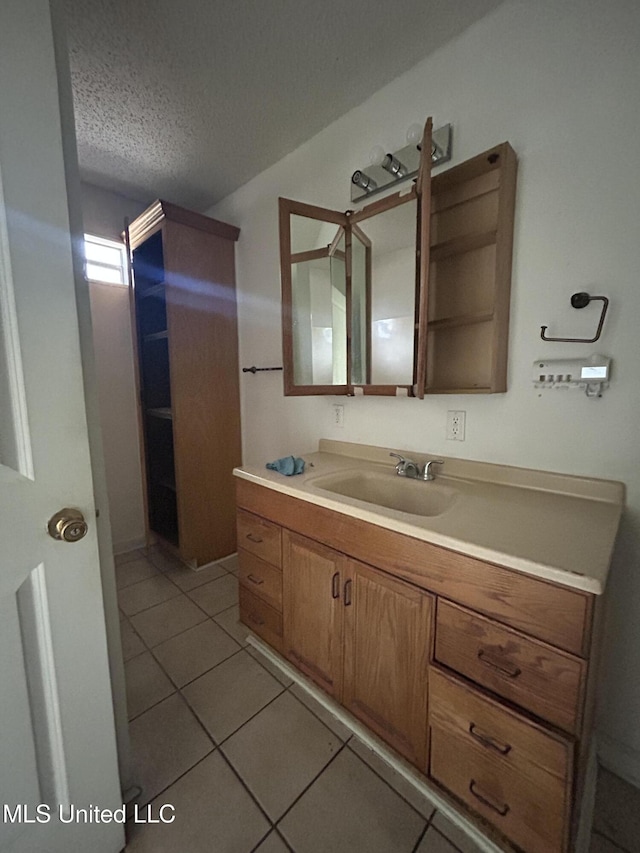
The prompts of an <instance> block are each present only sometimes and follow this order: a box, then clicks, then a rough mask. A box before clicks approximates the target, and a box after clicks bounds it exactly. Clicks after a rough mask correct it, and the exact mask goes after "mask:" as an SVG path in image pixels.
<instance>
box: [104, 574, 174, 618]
mask: <svg viewBox="0 0 640 853" xmlns="http://www.w3.org/2000/svg"><path fill="white" fill-rule="evenodd" d="M177 595H180V590H179V589H178V587H177V586H176V585H175V584H174V583H171V581H169V580H167V579H166V578H165V577H164V575H160V574H156V575H154V576H153V577H151V578H148V579H147V580H144V581H139V582H138V583H134V584H133V585H132V586H127V587H125V588H124V589H121V590H120V591H119V592H118V603H119V605H120V608H121V610H122V612H123V613H126V615H127V616H135V614H136V613H141V612H142V611H143V610H148V608H149V607H153V606H154V605H155V604H160V603H161V602H163V601H167V600H168V599H170V598H175V597H176V596H177Z"/></svg>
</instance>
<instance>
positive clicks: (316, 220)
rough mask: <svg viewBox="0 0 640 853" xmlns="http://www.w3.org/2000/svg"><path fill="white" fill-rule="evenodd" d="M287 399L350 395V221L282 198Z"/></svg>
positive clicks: (281, 250)
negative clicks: (298, 396)
mask: <svg viewBox="0 0 640 853" xmlns="http://www.w3.org/2000/svg"><path fill="white" fill-rule="evenodd" d="M280 254H281V274H282V327H283V355H284V383H285V394H287V395H296V394H297V395H304V394H346V393H348V379H347V339H348V335H347V322H348V321H347V309H348V288H347V258H346V256H347V241H346V216H345V214H343V213H339V212H337V211H332V210H325V209H323V208H319V207H314V206H312V205H306V204H302V203H300V202H295V201H291V200H289V199H280Z"/></svg>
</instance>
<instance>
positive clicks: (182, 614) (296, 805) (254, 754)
mask: <svg viewBox="0 0 640 853" xmlns="http://www.w3.org/2000/svg"><path fill="white" fill-rule="evenodd" d="M236 572H237V560H236V558H230V559H229V560H227V561H225V562H224V563H221V564H218V565H216V566H215V567H212V568H209V569H205V570H204V571H201V572H197V573H196V572H192V571H191V570H189V569H187V568H185V567H183V566H181V564H180V563H178V562H177V561H175V560H174V559H172V558H171V557H169V556H167V555H166V554H164V553H163V552H162V551H160V550H156V549H151V550H150V551H149V553H148V556H147V555H146V554H145V552H143V551H133V552H131V553H129V554H126V555H122V556H120V557H118V558H116V579H117V585H118V595H119V603H120V610H121V630H122V646H123V654H124V660H125V673H126V681H127V699H128V705H129V719H130V735H131V745H132V751H133V758H134V765H135V768H136V779H137V782H138V784H139V785H140V786H141V787H142V791H143V793H142V795H141V796H140V798H139V799H138V801H137V802H138V804H139V814H147V806H150V807H151V813H152V815H153V816H155V817H157V814H158V810H159V809H160V807H161V806H162V805H163V804H164V803H170V804H171V805H173V806H174V807H175V815H176V819H175V821H174V822H173V823H171V824H162V823H158V824H130V825H129V826H128V837H129V841H128V844H127V848H126V850H127V853H200V851H207V853H251V851H256V853H286V851H295V853H456V851H459V853H477V851H478V848H477V847H476V846H475V845H474V844H473V843H472V842H470V840H469V839H468V838H467V836H465V835H464V834H463V833H462V832H461V831H460V830H459V829H457V828H456V827H455V826H453V825H452V824H451V823H450V822H449V821H448V820H447V819H446V818H445V817H444V815H443V814H441V813H439V812H436V811H435V809H434V807H433V806H432V805H431V804H430V803H429V801H428V800H426V799H425V798H424V797H422V796H421V795H420V794H419V793H418V792H417V791H416V790H415V789H414V788H413V786H412V785H410V784H409V783H408V782H407V781H406V780H405V779H404V778H403V777H401V776H400V775H399V774H397V773H395V772H394V771H393V770H391V769H390V768H389V767H388V766H387V765H386V764H385V763H384V762H383V761H381V759H379V758H378V757H377V756H376V755H375V754H374V753H373V752H371V750H369V749H368V747H366V746H365V745H364V744H363V743H362V742H361V741H359V740H358V739H357V738H356V737H355V736H354V735H352V733H351V732H350V731H349V730H348V729H347V728H345V727H344V726H343V725H342V724H341V723H340V722H338V721H337V720H336V719H335V718H334V717H333V716H332V715H330V714H329V713H328V712H327V711H325V710H324V709H323V708H322V707H321V706H319V705H318V704H317V703H316V702H315V701H314V700H313V699H312V698H311V697H309V695H308V694H307V693H306V692H305V691H304V690H303V689H302V688H300V687H299V686H298V685H296V684H293V683H292V682H291V681H290V680H289V679H287V678H286V676H284V675H283V674H282V673H280V672H279V671H278V670H276V669H275V668H273V667H272V666H271V665H270V664H269V662H268V661H267V660H266V659H265V658H263V657H262V656H261V655H260V654H259V653H258V652H257V651H256V650H255V649H253V648H252V647H251V646H247V644H246V636H247V630H246V629H245V628H244V627H243V626H241V625H240V624H239V623H238V604H237V595H238V581H237V578H236ZM621 851H624V853H640V791H637V790H636V789H635V788H633V787H632V786H631V785H628V784H627V783H626V782H623V781H622V780H620V779H618V778H617V777H616V776H613V775H612V774H610V773H608V772H607V771H601V773H600V776H599V781H598V796H597V810H596V818H595V824H594V834H593V841H592V846H591V853H621Z"/></svg>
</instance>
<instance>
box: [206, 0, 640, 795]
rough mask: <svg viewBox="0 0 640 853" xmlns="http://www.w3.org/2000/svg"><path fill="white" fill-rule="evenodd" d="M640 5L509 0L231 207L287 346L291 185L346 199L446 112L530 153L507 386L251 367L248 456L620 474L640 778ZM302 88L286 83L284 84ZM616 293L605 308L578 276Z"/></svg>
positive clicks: (254, 331) (606, 680)
mask: <svg viewBox="0 0 640 853" xmlns="http://www.w3.org/2000/svg"><path fill="white" fill-rule="evenodd" d="M639 44H640V6H638V4H637V3H636V2H635V0H570V2H564V3H559V2H557V0H546V2H545V0H539V2H536V3H526V2H506V3H505V4H504V5H502V6H500V7H499V8H498V9H497V10H496V11H495V12H494V13H492V14H491V15H489V16H487V17H486V18H484V19H483V20H481V21H480V22H478V23H477V24H475V25H474V26H473V27H471V28H470V29H469V30H467V31H466V32H465V33H463V34H462V35H461V36H460V37H459V38H457V39H456V40H454V41H453V42H451V43H449V44H448V45H446V46H445V47H444V48H442V49H441V50H440V51H438V52H437V53H436V54H434V55H432V56H431V57H429V58H428V59H426V60H425V61H423V62H422V63H420V64H419V65H417V66H416V67H415V68H414V69H413V70H411V71H410V72H408V73H407V74H405V75H403V76H402V77H400V78H398V79H397V80H395V81H394V82H392V83H391V84H390V85H388V86H387V87H385V88H384V89H381V90H380V91H379V92H377V93H376V94H375V95H374V96H373V97H372V98H370V99H369V100H368V101H366V102H365V103H364V104H362V105H361V106H360V107H358V108H356V109H354V110H353V111H351V112H350V113H349V114H347V115H346V116H344V117H343V118H342V119H340V120H339V121H337V122H335V123H334V124H332V125H331V126H330V127H328V128H326V129H325V130H324V131H322V132H321V133H319V134H318V135H317V136H315V137H314V138H313V139H311V140H310V141H309V142H308V143H306V144H305V145H303V146H302V147H301V148H299V149H298V150H296V151H295V152H293V153H292V154H290V155H289V156H287V157H286V158H285V159H284V160H282V161H281V162H280V163H278V164H276V165H275V166H273V167H272V168H270V169H269V170H267V171H265V172H263V173H262V174H261V175H259V176H258V177H256V178H255V179H254V180H252V181H251V182H250V183H248V184H247V185H245V186H244V187H242V188H241V189H240V190H238V191H237V192H236V193H234V194H233V195H232V196H230V197H229V198H227V199H225V200H224V201H223V202H222V203H220V204H219V205H217V206H216V207H215V209H214V210H213V211H212V214H213V215H214V216H217V217H219V218H221V219H224V220H227V221H229V222H233V223H234V224H236V225H239V226H240V227H241V229H242V232H241V235H240V241H239V243H238V247H237V276H238V283H239V291H240V298H241V302H240V344H241V364H242V365H243V366H249V365H251V364H256V365H258V366H263V365H265V366H271V365H275V364H282V360H281V359H282V355H281V337H280V285H279V262H278V217H277V197H278V196H279V195H283V196H288V197H290V198H294V199H298V200H300V201H306V202H310V203H314V204H319V205H323V206H327V207H333V208H338V209H343V210H344V209H347V208H349V207H350V206H351V204H350V201H349V178H350V175H351V173H352V171H353V170H354V169H356V168H358V167H361V166H364V165H365V164H366V163H367V161H368V158H369V152H370V150H371V148H372V147H373V146H374V145H382V146H383V147H384V148H385V150H395V149H397V148H399V147H400V146H401V145H402V144H403V143H404V134H405V131H406V128H407V127H408V126H409V125H410V124H412V123H413V122H416V121H423V120H424V117H425V116H426V115H428V114H432V115H433V117H434V125H435V127H439V126H440V125H442V124H444V123H445V122H447V121H451V122H452V123H453V125H454V146H455V147H454V155H455V156H454V163H455V162H460V161H462V160H465V159H467V158H469V157H471V156H473V155H475V154H478V153H480V152H481V151H483V150H485V149H487V148H489V147H491V146H493V145H495V144H496V143H499V142H502V141H504V140H509V141H510V142H511V144H512V145H513V147H514V149H515V151H516V152H517V154H518V156H519V174H518V193H517V214H516V228H515V257H514V267H513V291H512V293H513V295H512V310H511V343H510V352H509V391H508V392H507V393H506V394H503V395H495V396H487V397H476V396H443V397H430V398H429V399H427V400H424V401H419V400H414V399H384V398H374V397H371V398H355V399H348V400H342V402H344V403H345V426H344V429H338V428H336V427H335V426H334V425H332V418H331V404H332V403H334V402H336V398H334V397H327V398H311V397H310V398H286V399H285V398H283V396H282V378H281V375H280V374H278V373H263V374H256V375H255V376H254V375H251V374H242V409H243V440H244V459H245V461H246V462H248V463H261V462H266V461H267V460H269V459H273V458H275V457H278V456H282V455H284V454H288V453H295V454H299V453H304V452H305V451H309V450H311V449H314V448H315V447H316V444H317V440H318V438H320V437H322V436H325V437H329V438H339V439H343V440H346V441H356V442H366V443H371V444H379V445H384V446H391V447H402V448H407V449H412V448H413V449H415V450H420V451H431V452H434V453H442V454H448V455H456V454H457V455H460V456H464V457H468V458H471V459H484V460H487V461H492V462H501V463H507V464H514V465H521V466H527V467H534V468H540V469H548V470H556V471H565V472H570V473H577V474H588V475H595V476H599V477H604V478H611V479H618V480H622V481H624V482H626V483H627V486H628V505H629V509H628V511H627V513H626V516H625V520H624V523H623V526H622V530H621V533H620V537H619V544H618V548H617V553H616V557H615V560H614V566H613V572H612V576H611V583H610V590H609V591H610V619H609V627H608V630H607V644H606V646H607V652H606V661H605V667H604V673H603V679H602V688H603V689H602V700H603V701H602V705H601V715H600V717H601V718H600V726H599V730H600V733H601V754H602V755H603V756H604V757H605V759H606V760H607V761H608V763H609V764H610V765H611V766H613V768H614V769H616V770H617V771H618V772H621V773H623V774H624V775H626V776H627V778H630V779H635V780H636V782H638V783H640V726H638V724H637V720H638V719H640V678H638V672H640V565H639V563H640V464H639V462H640V439H639V438H638V435H639V430H638V421H639V420H640V391H639V389H640V381H639V377H638V372H637V371H638V368H639V366H640V358H639V356H640V334H639V332H638V323H639V322H640V284H639V281H638V276H639V271H640V240H639V239H638V227H639V222H640V206H639V205H640V202H639V199H640V164H639V163H638V150H639V148H638V140H639V139H640V94H639V93H640V62H639V61H638V45H639ZM283 97H286V93H283ZM580 290H587V291H589V292H590V293H592V294H605V295H608V296H609V297H610V298H611V308H610V312H609V316H608V318H607V322H606V325H605V329H604V333H603V336H602V338H601V340H600V341H599V342H598V343H597V344H595V345H593V346H576V345H573V346H571V345H563V344H548V343H547V344H545V343H543V342H542V341H541V340H540V326H541V325H542V324H548V325H549V327H550V328H549V334H554V333H556V334H562V335H566V336H574V335H575V336H579V335H584V336H587V337H588V336H591V335H592V334H593V330H594V328H595V324H596V320H595V315H596V314H597V309H596V308H595V307H590V308H587V309H585V310H584V311H582V312H578V311H575V310H573V309H571V308H570V307H569V297H570V295H571V294H572V293H573V292H574V291H580ZM591 352H603V353H604V354H606V355H609V356H611V357H612V358H613V360H614V362H613V382H612V386H611V388H610V389H609V390H608V391H606V392H605V396H604V397H603V398H602V399H600V400H594V399H586V397H585V396H584V395H583V394H582V393H580V392H578V391H571V392H565V393H556V392H547V393H545V394H543V395H542V396H540V395H539V394H538V393H537V392H536V391H535V389H534V388H533V386H532V383H531V379H530V375H531V368H532V364H533V362H534V360H535V359H537V358H539V357H541V356H544V357H546V358H552V357H561V356H565V355H566V356H578V355H587V354H589V353H591ZM447 409H464V410H466V412H467V435H466V442H465V443H464V444H455V445H452V443H451V442H445V438H444V436H445V418H446V411H447Z"/></svg>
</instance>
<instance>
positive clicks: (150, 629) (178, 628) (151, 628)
mask: <svg viewBox="0 0 640 853" xmlns="http://www.w3.org/2000/svg"><path fill="white" fill-rule="evenodd" d="M206 618H207V615H206V613H203V612H202V610H200V608H199V607H196V605H195V604H194V603H193V601H189V599H188V598H187V597H186V595H183V594H182V593H180V595H179V596H178V597H177V598H172V599H171V600H170V601H165V602H164V603H163V604H157V605H156V606H155V607H151V608H150V609H149V610H145V611H143V612H142V613H138V615H137V616H132V617H131V624H132V625H133V627H134V628H135V629H136V631H137V632H138V634H140V636H141V637H142V639H143V640H144V642H145V643H146V644H147V645H148V646H150V647H151V646H157V645H158V643H161V642H162V641H163V640H168V639H169V637H175V635H176V634H180V633H181V632H182V631H186V630H187V628H192V627H193V626H194V625H197V624H198V623H199V622H204V621H205V619H206Z"/></svg>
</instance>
